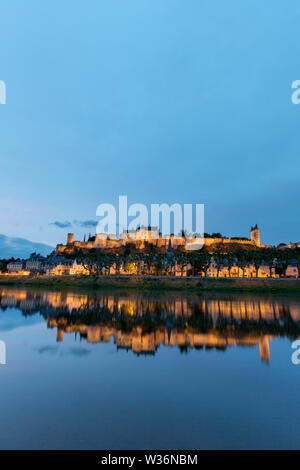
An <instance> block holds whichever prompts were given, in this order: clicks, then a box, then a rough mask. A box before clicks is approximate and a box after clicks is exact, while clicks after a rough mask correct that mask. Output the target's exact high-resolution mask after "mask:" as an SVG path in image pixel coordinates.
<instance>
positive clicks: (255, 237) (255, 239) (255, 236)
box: [250, 224, 260, 246]
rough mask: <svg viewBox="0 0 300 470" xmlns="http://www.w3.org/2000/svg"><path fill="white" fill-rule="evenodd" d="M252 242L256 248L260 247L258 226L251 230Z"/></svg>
mask: <svg viewBox="0 0 300 470" xmlns="http://www.w3.org/2000/svg"><path fill="white" fill-rule="evenodd" d="M250 236H251V241H252V242H253V243H255V245H256V246H260V234H259V228H258V226H257V224H256V225H255V226H254V227H252V228H251V230H250Z"/></svg>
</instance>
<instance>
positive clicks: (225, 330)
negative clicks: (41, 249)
mask: <svg viewBox="0 0 300 470" xmlns="http://www.w3.org/2000/svg"><path fill="white" fill-rule="evenodd" d="M0 307H1V308H2V309H5V308H7V307H15V308H19V309H21V310H22V312H23V313H24V314H27V315H28V314H31V313H37V312H40V313H41V314H42V315H43V317H44V318H45V319H46V321H47V325H48V327H49V328H57V341H63V338H64V334H68V333H75V334H79V335H80V338H82V339H85V340H86V341H88V342H89V343H91V344H95V343H109V342H111V341H112V340H113V342H114V344H115V345H116V346H117V347H118V348H126V349H130V350H132V351H133V352H134V353H137V354H141V353H143V354H154V353H155V352H156V351H157V349H158V348H159V347H160V346H161V345H163V346H167V347H179V348H180V349H181V350H188V349H190V348H195V349H201V348H205V349H210V348H217V349H223V350H225V349H226V348H228V347H230V346H259V353H260V357H261V359H262V360H264V361H266V362H269V359H270V350H269V339H270V338H274V337H276V336H279V335H280V336H290V337H293V338H295V337H297V336H299V335H300V300H299V301H293V300H289V299H288V300H287V299H279V300H276V301H272V300H268V299H256V298H254V297H251V296H249V297H243V298H241V297H239V296H238V297H233V298H230V297H224V296H223V297H220V296H211V297H209V298H208V297H206V296H203V297H199V296H197V295H192V294H191V295H182V294H177V293H169V294H168V297H167V298H166V296H165V295H160V294H156V295H155V296H153V295H151V294H150V295H147V294H145V293H132V294H129V295H128V294H119V293H116V294H106V293H103V292H100V293H92V294H91V293H88V294H87V293H78V292H65V291H59V292H51V291H35V290H21V289H11V288H9V289H8V288H2V289H1V288H0Z"/></svg>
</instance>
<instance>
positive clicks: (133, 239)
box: [55, 225, 266, 254]
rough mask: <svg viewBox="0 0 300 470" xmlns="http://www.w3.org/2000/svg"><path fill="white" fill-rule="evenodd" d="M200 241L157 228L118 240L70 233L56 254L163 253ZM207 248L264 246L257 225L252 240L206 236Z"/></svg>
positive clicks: (109, 237)
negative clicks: (125, 250) (127, 250)
mask: <svg viewBox="0 0 300 470" xmlns="http://www.w3.org/2000/svg"><path fill="white" fill-rule="evenodd" d="M198 242H199V240H198V239H197V238H192V239H189V240H188V242H187V239H186V238H185V237H184V236H175V235H170V236H164V237H163V236H162V234H161V233H160V231H159V230H158V229H157V228H151V227H140V228H138V229H137V230H136V231H130V232H128V231H126V232H123V233H122V234H121V235H120V239H117V238H116V236H115V235H107V234H102V233H99V234H96V235H95V236H89V238H88V240H87V241H86V240H85V239H84V240H83V241H76V240H74V234H73V233H69V234H68V236H67V243H66V244H65V245H63V244H59V245H57V247H56V250H55V251H56V254H63V253H72V252H73V251H74V250H75V249H79V250H81V249H85V250H90V249H101V250H108V251H109V250H118V249H120V248H121V247H124V246H126V245H128V244H130V245H134V247H135V248H136V249H137V250H144V249H145V248H146V246H149V245H150V246H151V245H152V246H154V247H156V248H158V249H161V250H162V251H166V250H167V249H168V247H169V246H170V245H171V246H172V248H173V249H179V250H185V249H186V247H187V243H189V244H191V245H193V244H195V245H197V243H198ZM203 242H204V245H205V246H213V245H220V244H223V245H230V244H231V245H243V246H245V245H246V246H247V245H250V246H251V245H252V246H259V247H261V246H263V247H265V246H266V245H261V243H260V231H259V228H258V226H257V225H255V226H254V227H252V228H251V230H250V238H249V239H248V238H235V237H234V238H223V237H218V236H205V237H204V239H203Z"/></svg>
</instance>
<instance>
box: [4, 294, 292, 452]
mask: <svg viewBox="0 0 300 470" xmlns="http://www.w3.org/2000/svg"><path fill="white" fill-rule="evenodd" d="M299 337H300V300H299V299H298V300H297V299H291V298H266V297H264V298H259V297H251V296H247V297H245V296H225V295H222V296H217V295H209V296H204V297H201V296H197V295H184V294H174V293H165V294H156V293H155V294H145V293H134V292H131V293H125V292H124V293H121V292H119V291H117V292H116V291H115V292H114V293H111V292H103V291H102V292H93V293H90V292H82V291H80V292H74V291H73V292H52V291H41V290H23V289H22V290H21V289H7V288H0V340H2V341H4V342H5V343H6V355H7V364H6V365H0V397H1V400H0V417H1V419H0V448H1V449H49V448H50V449H52V448H54V449H155V448H156V449H228V448H235V449H240V448H242V449H246V448H300V432H299V422H300V406H299V405H300V365H298V366H297V365H293V363H292V361H291V356H292V353H293V350H292V348H291V344H292V342H293V341H294V340H295V339H296V338H299Z"/></svg>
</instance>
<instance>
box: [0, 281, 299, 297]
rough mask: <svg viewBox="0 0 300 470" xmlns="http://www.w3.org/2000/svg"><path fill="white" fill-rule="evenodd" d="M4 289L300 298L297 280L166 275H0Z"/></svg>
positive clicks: (0, 282)
mask: <svg viewBox="0 0 300 470" xmlns="http://www.w3.org/2000/svg"><path fill="white" fill-rule="evenodd" d="M0 285H2V286H36V287H38V286H39V287H55V288H64V287H76V288H79V287H82V288H97V289H101V288H103V289H108V288H109V289H119V288H121V289H137V290H160V291H163V290H180V291H196V292H202V291H218V292H226V291H235V292H249V293H251V292H254V293H259V292H268V293H272V292H280V293H293V294H296V295H297V294H298V295H300V280H298V279H255V278H251V279H249V278H247V279H243V278H200V277H166V276H164V277H163V276H101V277H100V276H99V277H89V276H51V277H48V276H47V277H46V276H0Z"/></svg>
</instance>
